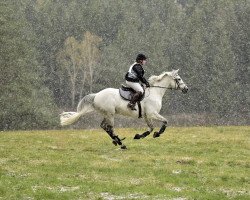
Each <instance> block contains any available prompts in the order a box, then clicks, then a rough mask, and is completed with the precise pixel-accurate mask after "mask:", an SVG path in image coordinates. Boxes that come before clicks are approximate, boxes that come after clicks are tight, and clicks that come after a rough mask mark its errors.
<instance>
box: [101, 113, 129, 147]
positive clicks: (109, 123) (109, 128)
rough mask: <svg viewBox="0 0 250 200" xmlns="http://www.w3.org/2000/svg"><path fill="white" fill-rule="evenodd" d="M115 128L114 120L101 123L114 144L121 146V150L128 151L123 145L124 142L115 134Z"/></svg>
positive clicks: (104, 120) (105, 120) (106, 119)
mask: <svg viewBox="0 0 250 200" xmlns="http://www.w3.org/2000/svg"><path fill="white" fill-rule="evenodd" d="M113 126H114V119H108V118H104V119H103V121H102V123H101V128H103V129H104V130H105V131H106V132H107V133H108V134H109V136H110V137H111V138H112V140H113V144H114V145H117V144H118V145H120V146H121V149H126V148H127V147H126V146H125V145H123V144H122V140H121V139H120V138H119V137H118V135H115V134H114V129H113Z"/></svg>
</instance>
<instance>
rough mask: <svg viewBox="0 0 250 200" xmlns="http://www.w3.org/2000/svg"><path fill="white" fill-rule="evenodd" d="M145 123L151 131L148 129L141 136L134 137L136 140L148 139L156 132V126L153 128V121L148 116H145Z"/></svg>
mask: <svg viewBox="0 0 250 200" xmlns="http://www.w3.org/2000/svg"><path fill="white" fill-rule="evenodd" d="M145 121H146V123H147V125H148V127H149V129H148V130H147V131H146V132H144V133H142V134H141V135H140V134H136V135H135V136H134V139H141V138H145V137H147V136H148V135H149V134H150V133H151V132H152V131H153V130H154V126H153V124H152V120H151V119H148V118H147V116H145Z"/></svg>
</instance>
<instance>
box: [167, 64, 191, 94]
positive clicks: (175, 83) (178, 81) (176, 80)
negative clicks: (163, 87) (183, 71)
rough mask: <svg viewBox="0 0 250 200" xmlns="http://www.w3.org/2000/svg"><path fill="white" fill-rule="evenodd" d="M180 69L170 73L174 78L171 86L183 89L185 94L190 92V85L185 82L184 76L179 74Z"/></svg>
mask: <svg viewBox="0 0 250 200" xmlns="http://www.w3.org/2000/svg"><path fill="white" fill-rule="evenodd" d="M178 72H179V69H177V70H173V71H172V72H170V73H169V76H170V77H171V78H172V81H171V82H170V86H171V88H173V89H176V90H181V91H182V92H183V93H184V94H185V93H187V92H188V86H187V85H186V84H185V83H184V81H183V80H182V78H181V77H180V76H179V74H178Z"/></svg>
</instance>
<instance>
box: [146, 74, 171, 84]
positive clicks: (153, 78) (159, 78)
mask: <svg viewBox="0 0 250 200" xmlns="http://www.w3.org/2000/svg"><path fill="white" fill-rule="evenodd" d="M170 74H171V72H163V73H161V74H160V75H159V76H156V75H153V76H150V77H149V79H148V81H149V83H150V84H151V85H153V84H154V83H155V82H157V81H160V80H161V79H162V78H163V77H164V76H166V75H167V76H170Z"/></svg>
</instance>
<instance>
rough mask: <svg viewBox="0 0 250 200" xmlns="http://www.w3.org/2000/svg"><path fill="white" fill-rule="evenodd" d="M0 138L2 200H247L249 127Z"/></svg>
mask: <svg viewBox="0 0 250 200" xmlns="http://www.w3.org/2000/svg"><path fill="white" fill-rule="evenodd" d="M143 131H144V130H139V129H118V130H117V133H118V134H119V135H120V136H121V137H123V136H125V137H127V139H126V140H125V141H124V142H125V144H126V145H127V147H128V150H120V149H119V148H118V147H116V146H114V145H113V144H112V143H111V140H110V138H109V137H108V135H107V134H106V133H105V132H104V131H102V130H61V131H22V132H21V131H16V132H1V133H0V199H1V200H2V199H8V200H12V199H18V200H22V199H23V200H26V199H27V200H28V199H29V200H30V199H59V200H63V199H67V200H68V199H70V200H71V199H99V200H101V199H103V200H105V199H125V200H126V199H159V200H161V199H175V200H184V199H211V200H215V199H218V200H222V199H250V191H249V188H250V162H249V159H250V144H249V136H250V127H194V128H168V129H167V130H166V132H165V133H164V134H163V135H162V136H161V137H160V138H156V139H154V138H152V135H149V136H148V137H147V138H145V139H142V140H138V141H137V140H136V141H135V140H133V136H134V135H135V134H136V133H142V132H143Z"/></svg>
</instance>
